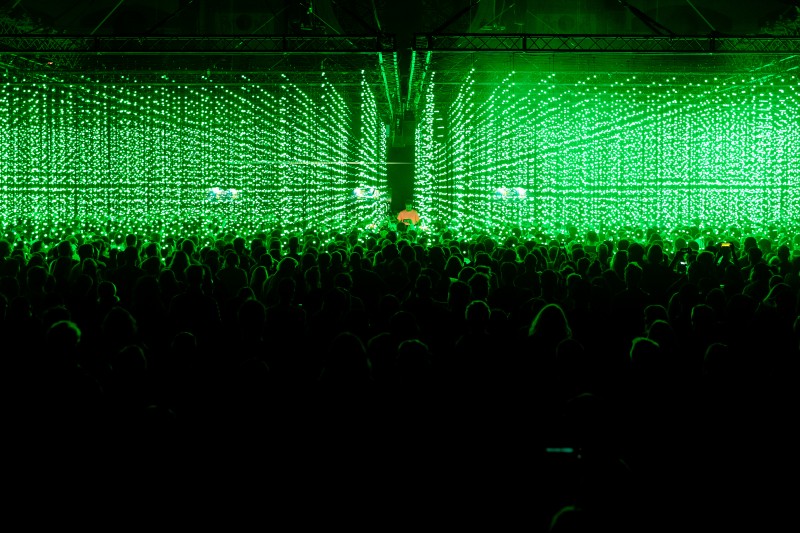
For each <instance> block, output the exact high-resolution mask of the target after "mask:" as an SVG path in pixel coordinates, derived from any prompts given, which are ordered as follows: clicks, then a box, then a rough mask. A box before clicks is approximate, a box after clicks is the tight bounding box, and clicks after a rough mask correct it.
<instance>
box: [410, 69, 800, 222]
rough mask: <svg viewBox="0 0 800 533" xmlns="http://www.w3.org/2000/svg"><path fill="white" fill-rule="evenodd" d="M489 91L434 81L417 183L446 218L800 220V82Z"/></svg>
mask: <svg viewBox="0 0 800 533" xmlns="http://www.w3.org/2000/svg"><path fill="white" fill-rule="evenodd" d="M516 77H517V76H516V75H515V73H513V72H512V73H510V74H509V75H508V76H507V77H506V78H505V79H503V80H502V81H501V82H500V83H495V84H494V86H493V87H489V88H487V87H486V86H485V85H486V84H481V87H480V88H478V87H477V86H476V84H475V81H474V77H473V74H470V76H468V77H467V79H466V81H465V82H464V83H463V85H461V86H460V88H459V90H458V92H457V94H456V95H455V97H453V98H452V101H451V102H449V103H448V105H437V87H436V78H435V76H434V77H433V78H432V82H431V83H430V84H429V86H428V88H427V93H426V94H425V95H424V102H425V105H424V108H423V109H422V115H421V119H420V124H419V128H418V131H417V145H418V150H417V156H416V157H417V161H416V170H417V175H416V180H417V191H418V194H419V195H420V197H421V200H420V202H419V203H420V204H424V207H425V209H426V210H427V211H426V212H427V213H428V215H429V216H430V217H431V218H432V219H434V220H438V221H439V222H440V223H441V224H443V225H458V224H471V225H473V226H477V227H479V228H484V229H492V228H497V227H499V226H500V227H503V226H504V227H508V226H509V225H511V226H523V227H525V226H530V227H534V228H541V229H543V230H550V231H555V230H557V229H558V228H563V227H564V226H565V225H567V224H574V225H576V226H577V227H579V228H584V229H601V230H605V229H612V230H613V229H614V228H619V227H620V226H627V225H634V226H643V225H647V226H653V227H675V226H681V225H692V224H693V223H694V222H695V221H697V220H699V221H701V223H702V224H713V225H719V226H725V225H728V224H746V225H755V226H758V225H762V224H781V223H784V222H787V221H797V220H798V219H800V150H798V146H800V98H798V84H797V79H796V78H795V77H791V76H788V75H787V76H784V77H783V78H781V77H780V76H778V77H777V78H776V77H774V76H773V81H769V82H765V81H756V80H752V79H750V78H747V79H736V80H728V81H726V82H723V81H720V80H716V79H714V78H710V79H703V80H700V81H699V82H686V83H682V82H681V81H680V80H677V79H676V78H675V77H671V78H669V79H664V80H663V83H661V82H658V83H656V82H648V83H641V82H637V80H636V79H635V78H636V77H635V76H633V77H631V76H628V77H623V79H619V80H617V81H615V82H613V83H609V84H604V85H594V84H593V78H592V77H590V78H588V79H584V80H583V81H578V82H574V83H560V84H559V83H556V79H555V78H556V75H555V74H551V75H550V76H549V77H548V78H546V79H544V80H541V81H538V82H537V83H535V84H531V83H527V84H525V85H524V86H523V85H522V84H520V85H518V84H517V83H516V81H515V78H516Z"/></svg>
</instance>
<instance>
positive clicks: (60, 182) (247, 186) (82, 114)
mask: <svg viewBox="0 0 800 533" xmlns="http://www.w3.org/2000/svg"><path fill="white" fill-rule="evenodd" d="M125 81H126V80H125V79H124V78H123V79H122V82H125ZM247 81H248V80H247V79H246V78H244V77H243V79H242V84H241V85H238V84H236V85H234V84H219V85H216V84H213V83H210V82H209V83H196V84H187V85H181V84H178V83H169V82H165V83H163V84H153V85H147V84H136V83H131V82H128V83H119V84H116V85H114V84H107V83H106V84H94V83H91V82H90V81H88V80H87V81H86V83H80V84H66V83H59V82H55V81H54V82H52V83H50V82H48V81H46V80H45V81H41V80H37V81H30V82H25V81H20V82H15V83H6V84H4V85H0V154H2V156H0V187H2V191H3V195H2V196H1V197H0V212H1V213H2V215H0V217H2V218H3V221H4V222H5V223H6V224H12V225H14V224H16V225H20V226H26V227H32V228H34V229H33V230H32V231H33V233H34V235H31V236H32V237H34V238H41V237H46V236H48V233H53V234H58V233H59V232H60V230H61V229H63V228H65V227H66V228H71V229H79V228H76V226H80V225H97V226H98V227H100V228H103V227H106V225H108V224H109V223H110V224H111V225H113V226H114V227H116V228H120V231H122V230H125V231H136V232H143V231H162V232H164V233H165V234H170V233H173V234H174V233H180V232H184V231H198V229H199V230H201V231H202V230H203V229H205V228H207V229H209V230H210V231H213V232H219V231H230V232H232V233H239V234H247V233H248V232H253V231H264V230H268V229H271V228H274V227H276V226H277V225H278V224H280V225H281V227H283V228H290V229H291V228H295V229H301V228H305V227H324V228H326V227H348V228H349V227H352V226H355V225H361V224H364V225H366V224H368V223H370V222H372V219H373V218H374V217H375V216H378V215H376V214H375V213H373V210H374V209H375V208H376V205H377V204H374V203H363V202H362V203H358V202H356V201H354V199H353V190H354V188H355V187H357V186H367V187H376V188H381V187H382V186H383V184H384V183H385V176H386V161H385V159H386V157H385V150H386V130H385V127H384V126H383V125H382V124H381V121H380V118H379V116H378V110H377V105H376V102H375V98H374V96H373V95H372V91H371V89H370V88H369V86H368V85H367V83H366V81H363V80H362V84H361V89H360V93H361V94H360V102H355V103H354V102H350V104H351V105H348V102H345V100H344V98H343V97H342V96H341V94H340V93H339V91H337V89H336V86H335V85H334V84H332V83H330V82H328V81H327V80H326V78H325V75H324V73H323V74H322V75H321V77H320V80H319V84H318V85H317V84H315V85H314V86H313V89H308V88H306V89H305V90H304V89H301V88H300V87H298V86H297V85H294V84H293V83H291V81H290V80H289V79H286V78H285V77H284V83H282V84H280V85H279V86H278V85H269V86H264V85H257V84H249V83H247ZM344 222H346V224H345V223H344ZM53 236H55V235H53Z"/></svg>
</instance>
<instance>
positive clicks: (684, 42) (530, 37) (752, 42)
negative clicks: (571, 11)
mask: <svg viewBox="0 0 800 533" xmlns="http://www.w3.org/2000/svg"><path fill="white" fill-rule="evenodd" d="M414 50H416V51H422V52H425V51H432V52H593V53H597V52H612V53H620V52H635V53H672V54H674V53H680V54H684V53H723V54H737V53H738V54H759V53H763V54H781V53H783V54H797V53H800V37H762V36H757V37H751V36H724V37H722V36H716V35H704V36H688V37H687V36H682V37H666V36H661V35H538V34H487V33H464V34H415V36H414Z"/></svg>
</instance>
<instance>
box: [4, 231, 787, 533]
mask: <svg viewBox="0 0 800 533" xmlns="http://www.w3.org/2000/svg"><path fill="white" fill-rule="evenodd" d="M0 329H1V330H2V333H3V339H4V349H3V354H4V363H5V365H6V369H7V371H6V373H5V374H6V380H7V383H8V384H9V388H11V389H12V390H13V391H14V398H15V400H14V403H13V404H12V410H13V412H14V413H15V416H16V417H18V419H19V420H20V421H22V422H23V423H24V424H25V426H26V427H30V428H35V431H37V432H40V433H41V434H42V435H47V436H48V438H52V436H53V435H61V436H64V435H74V434H75V433H76V432H80V431H88V432H91V431H96V430H97V429H98V428H102V430H103V431H105V432H108V433H114V434H122V435H136V434H142V433H146V434H148V435H160V436H161V437H160V438H162V439H164V438H165V437H164V435H170V434H172V435H175V434H177V433H180V432H186V433H190V434H193V435H199V434H202V432H203V431H209V432H210V431H214V432H217V434H219V432H222V433H225V434H230V435H242V434H247V435H248V439H246V440H245V441H244V442H246V444H242V453H247V452H252V451H253V450H256V449H258V450H270V452H269V453H274V454H278V455H277V456H278V457H280V458H281V459H280V461H297V460H298V456H302V457H303V458H304V459H303V460H312V459H310V458H313V457H315V456H317V455H318V454H329V458H330V457H332V458H333V459H332V460H337V459H336V458H342V457H350V456H351V455H357V456H359V457H369V458H370V460H371V461H373V462H375V463H378V462H381V461H383V462H392V463H393V464H395V465H397V464H408V465H410V466H409V468H423V467H424V468H429V469H435V470H437V471H439V472H441V476H442V478H443V479H447V480H448V485H447V486H448V487H450V488H449V489H447V490H448V491H463V492H464V493H467V492H470V493H471V492H472V490H473V489H474V484H475V483H479V484H481V486H482V487H483V489H484V490H485V489H486V488H487V486H488V487H491V491H490V492H491V493H493V497H494V498H496V499H497V500H501V501H504V502H508V505H509V506H511V505H526V506H530V505H531V503H530V501H529V499H533V498H534V496H533V494H534V491H538V490H540V489H541V491H542V492H541V493H542V494H547V496H545V497H542V496H536V498H539V499H538V501H539V502H540V503H539V504H538V507H536V510H535V511H532V512H531V517H530V518H531V524H532V525H533V526H534V529H536V527H539V528H540V529H539V530H545V529H548V528H549V529H550V530H552V531H597V530H609V531H610V530H613V529H598V528H600V527H603V528H606V527H608V526H609V524H613V525H614V527H615V528H616V530H638V531H646V530H648V528H647V527H645V528H644V529H641V525H642V523H643V522H642V521H643V520H646V522H645V523H647V524H650V525H651V526H654V525H655V524H658V523H666V522H669V519H668V518H667V516H666V515H668V514H669V513H672V517H671V519H673V520H674V519H675V516H680V517H682V519H685V518H686V517H688V516H693V515H692V513H693V512H694V511H693V509H694V510H697V509H698V508H700V507H703V508H705V509H706V510H707V511H708V512H707V514H708V516H715V515H714V509H715V504H713V503H711V501H710V500H708V499H707V493H706V492H705V491H704V483H705V484H706V485H705V488H708V487H712V488H713V492H715V493H719V492H720V491H723V489H729V488H730V487H740V486H741V487H744V486H749V485H748V483H749V482H746V481H744V480H745V479H756V480H760V479H766V478H762V477H761V476H762V475H767V474H765V472H773V473H774V471H775V470H776V469H778V470H779V469H781V468H783V466H782V465H783V463H782V459H781V457H780V456H781V454H782V453H785V452H783V451H781V447H780V445H779V443H782V442H785V441H784V440H783V439H784V438H788V436H789V435H791V434H793V431H792V428H791V425H793V424H794V423H795V419H794V417H793V415H795V410H794V405H793V404H794V398H793V396H794V394H795V382H796V380H797V358H798V355H800V235H798V236H794V235H792V234H790V233H787V234H781V235H780V236H778V235H776V234H773V235H766V234H763V235H759V234H746V233H743V234H738V235H732V234H731V235H725V236H723V237H720V238H719V239H709V238H705V239H704V233H703V232H702V231H701V230H700V228H686V230H685V231H683V232H679V233H675V234H673V235H670V236H666V235H661V234H660V233H659V232H658V231H655V230H647V229H643V230H641V231H639V232H638V233H636V234H633V233H632V234H631V235H630V236H619V235H615V236H613V237H610V238H608V237H604V236H598V235H597V234H596V233H594V232H588V233H586V234H585V235H580V234H577V233H576V232H574V231H572V232H569V231H567V232H565V233H564V234H563V235H560V236H557V237H556V236H552V237H543V236H536V237H532V236H526V235H524V234H522V233H521V232H516V233H513V234H509V236H507V237H504V238H502V239H499V238H496V237H491V236H489V235H481V234H479V233H478V234H476V235H473V236H470V237H469V238H467V237H464V236H459V235H458V234H457V233H455V232H452V231H443V232H441V233H440V234H436V235H434V234H423V233H417V232H411V231H403V228H395V227H391V226H386V227H383V228H380V229H376V230H375V231H373V232H361V231H352V232H342V233H337V232H335V231H332V232H319V231H312V230H307V231H305V232H298V233H288V232H282V231H280V230H272V231H264V232H263V233H256V234H253V235H249V236H246V237H245V236H241V235H234V234H220V235H218V236H215V238H214V239H212V241H210V242H209V243H208V244H205V243H204V240H203V239H199V238H197V237H194V236H192V235H186V236H185V237H183V238H180V239H175V238H162V237H160V236H159V235H157V234H152V235H135V234H129V235H127V236H125V238H124V242H122V243H120V244H117V243H114V242H113V241H112V240H110V239H109V238H108V237H107V236H103V235H92V236H83V235H80V234H75V235H64V236H63V237H62V238H60V239H55V240H47V241H45V240H39V241H36V242H24V241H22V240H19V241H17V242H10V241H9V240H0ZM254 428H255V429H254ZM343 435H344V436H347V435H350V436H353V435H358V436H359V438H358V440H357V442H356V443H353V442H352V441H349V440H347V439H346V438H345V437H343ZM63 438H69V437H63ZM163 442H164V441H158V442H155V443H152V445H153V446H155V447H157V446H158V445H159V443H161V444H163ZM344 442H348V444H346V445H345V444H344ZM337 446H339V447H338V448H337ZM354 446H355V447H356V450H354V449H353V447H354ZM333 449H337V451H332V450H333ZM302 454H304V455H302ZM406 462H407V463H406ZM398 475H399V474H398ZM748 476H750V477H748ZM476 480H479V481H476ZM498 480H503V481H502V482H498ZM756 482H757V481H756ZM465 487H473V488H471V489H466V488H465ZM761 489H762V490H763V491H767V493H768V494H770V496H769V497H766V496H765V498H767V499H768V498H772V497H773V495H772V492H771V491H778V489H776V488H775V487H774V486H768V487H762V488H761ZM736 492H737V490H733V489H731V490H724V493H725V499H726V500H725V501H726V503H725V504H724V505H722V504H719V505H720V507H718V508H717V509H719V512H720V513H722V510H723V509H724V510H725V513H728V512H729V510H730V508H735V507H736V506H737V505H739V503H733V502H738V500H736V496H735V495H732V494H735V493H736ZM759 492H761V490H760V491H759ZM729 493H730V494H729ZM742 493H747V492H746V491H745V490H744V489H742ZM481 494H484V492H481ZM537 494H539V493H538V492H537ZM747 494H749V493H747ZM461 497H462V498H464V499H466V501H471V500H470V496H469V495H467V494H461ZM488 497H489V496H485V495H484V496H482V497H481V498H488ZM754 501H755V500H754V499H751V498H750V497H749V496H748V499H746V501H744V500H743V501H742V502H741V505H742V506H748V505H750V506H753V505H756V503H754ZM770 501H771V500H770ZM667 502H670V503H667ZM672 505H674V508H672V507H670V508H671V509H672V510H671V511H666V508H667V507H668V506H672ZM698 506H699V507H698ZM556 511H558V512H556ZM698 512H699V511H698ZM598 524H601V525H598ZM652 529H654V527H651V528H650V530H652Z"/></svg>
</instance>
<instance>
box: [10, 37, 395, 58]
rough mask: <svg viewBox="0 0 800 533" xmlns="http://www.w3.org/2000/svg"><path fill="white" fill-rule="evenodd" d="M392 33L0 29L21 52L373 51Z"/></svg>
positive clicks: (389, 43)
mask: <svg viewBox="0 0 800 533" xmlns="http://www.w3.org/2000/svg"><path fill="white" fill-rule="evenodd" d="M394 49H395V44H394V37H393V36H391V35H309V36H296V35H271V36H261V35H258V36H256V35H242V36H239V35H230V36H202V35H195V36H142V37H136V36H132V37H118V36H97V37H95V36H64V35H0V50H5V51H8V52H13V53H15V54H17V55H22V54H41V53H42V52H43V51H47V53H49V54H75V55H97V54H109V55H136V54H143V55H153V54H155V55H167V54H170V55H228V54H271V53H281V54H287V53H288V54H292V53H297V54H310V53H323V52H324V53H327V54H336V53H347V54H354V53H355V54H370V53H373V54H374V53H378V52H387V51H394Z"/></svg>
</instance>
